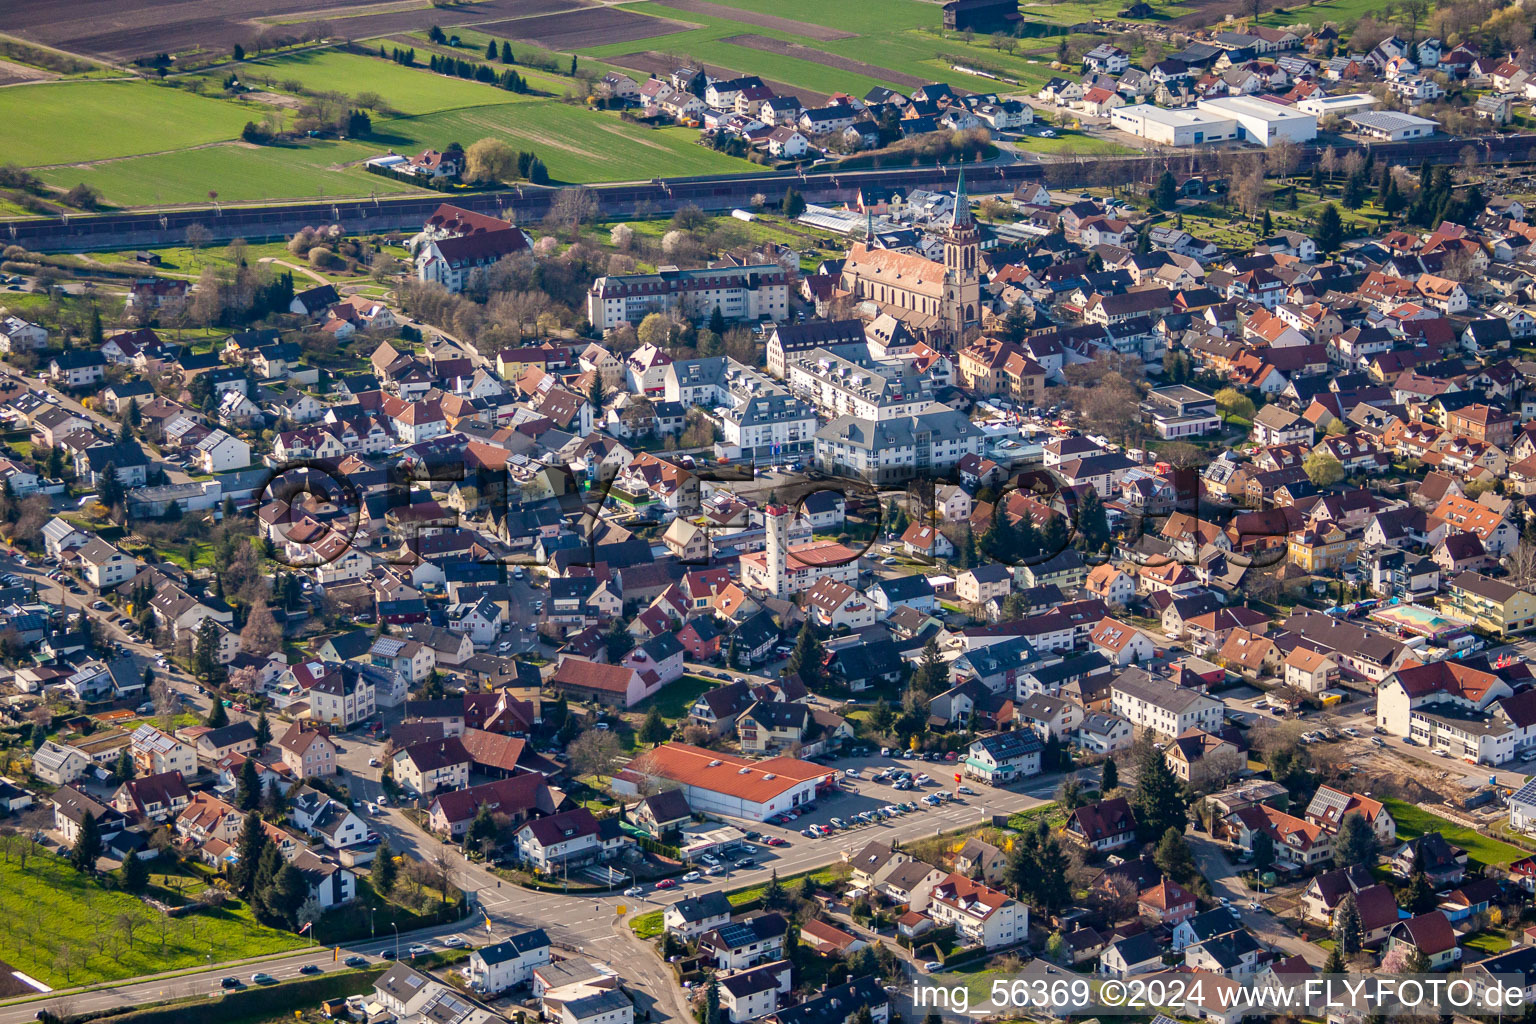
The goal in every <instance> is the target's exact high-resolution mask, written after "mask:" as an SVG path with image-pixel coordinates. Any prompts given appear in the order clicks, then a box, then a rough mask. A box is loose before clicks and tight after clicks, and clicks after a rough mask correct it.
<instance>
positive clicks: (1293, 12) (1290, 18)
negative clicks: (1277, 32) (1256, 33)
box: [1259, 0, 1387, 28]
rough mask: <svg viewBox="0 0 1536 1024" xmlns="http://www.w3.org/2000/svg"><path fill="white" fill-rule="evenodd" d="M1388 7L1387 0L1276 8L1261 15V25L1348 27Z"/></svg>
mask: <svg viewBox="0 0 1536 1024" xmlns="http://www.w3.org/2000/svg"><path fill="white" fill-rule="evenodd" d="M1386 6H1387V4H1386V2H1385V0H1320V2H1318V3H1314V4H1303V5H1301V6H1300V7H1290V6H1286V7H1284V8H1276V9H1275V10H1273V11H1270V12H1269V13H1267V14H1263V15H1260V17H1259V24H1260V25H1271V26H1274V27H1276V28H1281V27H1284V26H1286V25H1312V26H1314V27H1318V26H1321V25H1322V24H1323V22H1325V21H1331V22H1334V23H1335V24H1338V25H1346V24H1348V23H1350V22H1352V21H1358V20H1360V18H1361V17H1363V16H1364V15H1367V14H1370V13H1371V12H1372V11H1380V10H1382V9H1384V8H1385V7H1386Z"/></svg>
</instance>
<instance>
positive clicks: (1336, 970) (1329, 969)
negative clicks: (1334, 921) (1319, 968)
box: [1323, 944, 1345, 974]
mask: <svg viewBox="0 0 1536 1024" xmlns="http://www.w3.org/2000/svg"><path fill="white" fill-rule="evenodd" d="M1344 971H1345V966H1344V957H1343V956H1342V955H1340V953H1339V947H1338V945H1337V944H1335V945H1334V947H1333V948H1332V949H1330V950H1329V951H1328V960H1327V962H1326V963H1324V964H1323V973H1324V974H1343V973H1344Z"/></svg>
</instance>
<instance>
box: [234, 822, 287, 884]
mask: <svg viewBox="0 0 1536 1024" xmlns="http://www.w3.org/2000/svg"><path fill="white" fill-rule="evenodd" d="M266 848H267V830H266V826H265V825H264V824H263V823H262V820H261V815H260V814H258V813H256V812H255V811H247V812H246V815H245V822H244V823H243V824H242V825H241V826H240V836H239V838H237V839H236V840H235V850H236V851H237V852H236V859H235V866H234V868H232V869H231V871H230V882H231V883H232V884H233V886H234V889H235V892H236V893H238V894H239V895H241V896H244V897H247V898H249V897H250V895H251V892H252V890H253V889H254V888H255V885H256V875H257V872H258V870H259V869H260V866H261V855H262V852H263V851H264V850H265V849H266ZM279 856H281V854H279Z"/></svg>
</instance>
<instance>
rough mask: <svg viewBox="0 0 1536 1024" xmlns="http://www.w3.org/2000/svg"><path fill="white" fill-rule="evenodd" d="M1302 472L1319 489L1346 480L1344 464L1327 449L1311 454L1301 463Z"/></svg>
mask: <svg viewBox="0 0 1536 1024" xmlns="http://www.w3.org/2000/svg"><path fill="white" fill-rule="evenodd" d="M1301 470H1302V472H1303V473H1306V474H1307V479H1308V480H1310V481H1312V483H1313V484H1314V485H1315V486H1317V487H1329V486H1331V485H1333V484H1336V483H1338V482H1339V481H1340V480H1342V479H1344V464H1343V463H1342V462H1340V461H1339V460H1338V459H1336V458H1334V457H1333V456H1332V455H1330V454H1329V453H1328V451H1327V450H1326V449H1324V450H1321V451H1313V452H1311V453H1309V454H1308V455H1307V457H1306V458H1305V459H1303V460H1302V461H1301Z"/></svg>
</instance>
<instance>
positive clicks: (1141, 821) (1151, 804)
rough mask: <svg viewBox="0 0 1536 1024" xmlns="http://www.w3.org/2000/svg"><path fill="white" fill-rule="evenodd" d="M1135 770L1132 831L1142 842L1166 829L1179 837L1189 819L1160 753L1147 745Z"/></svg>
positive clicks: (1185, 806)
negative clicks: (1134, 830) (1174, 832)
mask: <svg viewBox="0 0 1536 1024" xmlns="http://www.w3.org/2000/svg"><path fill="white" fill-rule="evenodd" d="M1136 768H1137V778H1136V791H1135V794H1134V795H1133V796H1132V797H1131V805H1132V806H1133V807H1135V809H1136V819H1137V821H1136V824H1137V829H1136V831H1137V833H1138V834H1139V835H1140V836H1141V838H1142V841H1143V842H1151V841H1152V840H1154V839H1158V838H1160V837H1162V836H1163V835H1165V834H1166V833H1167V832H1168V830H1170V829H1173V830H1175V831H1176V832H1178V833H1179V834H1181V835H1182V834H1183V832H1184V826H1185V825H1186V824H1187V823H1188V820H1189V810H1188V805H1187V804H1186V802H1185V800H1184V793H1183V791H1182V789H1181V787H1180V785H1179V780H1178V779H1177V778H1176V777H1175V776H1174V774H1173V771H1172V770H1171V769H1170V768H1169V767H1168V762H1167V761H1166V760H1164V758H1163V753H1162V751H1160V750H1158V749H1157V747H1155V746H1148V748H1147V750H1146V752H1145V753H1144V754H1143V755H1142V757H1141V761H1140V763H1138V764H1137V766H1136Z"/></svg>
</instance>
